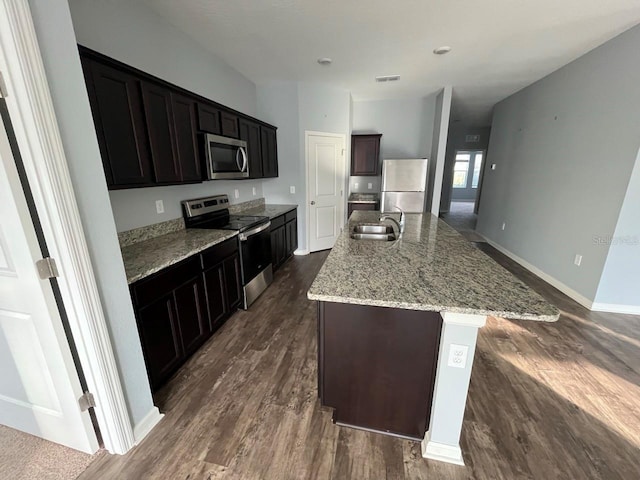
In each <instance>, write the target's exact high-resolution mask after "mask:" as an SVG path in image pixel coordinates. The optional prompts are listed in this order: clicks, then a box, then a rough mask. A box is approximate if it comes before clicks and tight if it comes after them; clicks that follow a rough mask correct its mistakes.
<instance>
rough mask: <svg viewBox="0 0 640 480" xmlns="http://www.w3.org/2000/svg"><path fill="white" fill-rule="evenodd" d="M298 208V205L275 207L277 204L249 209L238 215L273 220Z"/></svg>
mask: <svg viewBox="0 0 640 480" xmlns="http://www.w3.org/2000/svg"><path fill="white" fill-rule="evenodd" d="M296 208H298V205H277V204H266V205H263V206H260V207H254V208H249V209H246V210H242V211H241V212H238V213H239V214H240V215H258V216H261V217H269V218H270V219H272V220H273V219H274V218H276V217H279V216H280V215H284V214H285V213H287V212H290V211H291V210H295V209H296Z"/></svg>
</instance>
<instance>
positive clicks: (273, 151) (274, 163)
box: [260, 126, 278, 178]
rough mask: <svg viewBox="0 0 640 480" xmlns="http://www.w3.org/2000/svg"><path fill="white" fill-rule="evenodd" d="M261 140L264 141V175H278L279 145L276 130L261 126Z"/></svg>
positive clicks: (268, 176) (271, 176)
mask: <svg viewBox="0 0 640 480" xmlns="http://www.w3.org/2000/svg"><path fill="white" fill-rule="evenodd" d="M260 142H261V143H262V176H263V177H265V178H273V177H277V176H278V146H277V144H276V130H275V129H273V128H269V127H265V126H261V127H260Z"/></svg>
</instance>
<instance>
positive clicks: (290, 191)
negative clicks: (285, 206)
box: [289, 185, 296, 194]
mask: <svg viewBox="0 0 640 480" xmlns="http://www.w3.org/2000/svg"><path fill="white" fill-rule="evenodd" d="M289 193H291V194H294V193H296V187H295V185H291V186H290V187H289Z"/></svg>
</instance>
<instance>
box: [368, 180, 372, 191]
mask: <svg viewBox="0 0 640 480" xmlns="http://www.w3.org/2000/svg"><path fill="white" fill-rule="evenodd" d="M367 188H368V189H369V190H371V189H372V188H373V183H371V182H369V183H367Z"/></svg>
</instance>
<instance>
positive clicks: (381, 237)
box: [351, 232, 397, 242]
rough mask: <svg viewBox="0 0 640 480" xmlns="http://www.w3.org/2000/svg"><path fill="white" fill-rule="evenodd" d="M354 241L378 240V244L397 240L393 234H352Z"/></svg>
mask: <svg viewBox="0 0 640 480" xmlns="http://www.w3.org/2000/svg"><path fill="white" fill-rule="evenodd" d="M351 238H353V239H354V240H378V241H380V242H393V241H394V240H397V237H396V234H395V233H355V232H354V233H352V234H351Z"/></svg>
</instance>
